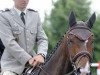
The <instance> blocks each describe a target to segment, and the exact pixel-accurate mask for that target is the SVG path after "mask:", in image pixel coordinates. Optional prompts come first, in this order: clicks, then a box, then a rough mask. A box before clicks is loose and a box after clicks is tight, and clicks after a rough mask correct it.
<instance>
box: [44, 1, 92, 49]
mask: <svg viewBox="0 0 100 75" xmlns="http://www.w3.org/2000/svg"><path fill="white" fill-rule="evenodd" d="M53 5H54V7H53V9H52V11H51V14H50V16H48V15H46V14H45V15H46V17H45V21H44V25H45V31H46V32H47V36H48V37H49V50H52V49H53V48H54V47H55V45H56V43H57V42H58V40H60V38H61V36H63V35H64V33H65V32H66V31H67V30H68V17H69V14H70V12H71V11H74V12H75V14H76V18H77V20H83V21H84V20H85V21H86V20H87V18H88V16H89V15H90V8H89V5H90V2H89V1H87V0H57V1H56V2H53Z"/></svg>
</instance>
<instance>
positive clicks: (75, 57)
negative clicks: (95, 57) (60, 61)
mask: <svg viewBox="0 0 100 75" xmlns="http://www.w3.org/2000/svg"><path fill="white" fill-rule="evenodd" d="M80 56H82V57H84V56H86V57H88V58H89V59H90V60H89V61H90V62H91V61H92V55H91V54H90V53H89V52H88V51H81V52H79V53H77V54H76V55H75V56H74V58H73V59H72V62H75V61H76V60H77V58H79V57H80Z"/></svg>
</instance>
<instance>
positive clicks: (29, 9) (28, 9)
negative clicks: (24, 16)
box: [28, 9, 37, 12]
mask: <svg viewBox="0 0 100 75" xmlns="http://www.w3.org/2000/svg"><path fill="white" fill-rule="evenodd" d="M28 10H29V11H33V12H37V11H36V10H33V9H28Z"/></svg>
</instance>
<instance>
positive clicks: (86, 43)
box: [67, 12, 96, 75]
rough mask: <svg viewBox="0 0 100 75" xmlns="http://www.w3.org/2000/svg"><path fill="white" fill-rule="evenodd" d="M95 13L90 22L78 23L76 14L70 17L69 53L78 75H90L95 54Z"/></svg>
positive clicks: (72, 13)
mask: <svg viewBox="0 0 100 75" xmlns="http://www.w3.org/2000/svg"><path fill="white" fill-rule="evenodd" d="M95 19H96V16H95V13H94V14H93V15H92V16H91V17H90V19H88V21H86V22H83V21H78V22H77V21H76V18H75V15H74V12H71V14H70V17H69V25H70V29H69V31H68V34H67V36H68V43H67V45H68V51H69V56H70V61H71V63H72V66H73V67H74V70H76V73H77V75H78V74H79V75H89V73H90V65H89V63H90V62H91V60H92V53H93V33H92V32H91V28H92V26H93V24H94V22H95ZM75 75H76V74H75Z"/></svg>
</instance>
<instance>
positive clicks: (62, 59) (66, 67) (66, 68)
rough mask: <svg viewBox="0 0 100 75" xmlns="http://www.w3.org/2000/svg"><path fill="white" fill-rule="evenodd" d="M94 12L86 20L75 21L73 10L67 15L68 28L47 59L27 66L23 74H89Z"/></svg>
mask: <svg viewBox="0 0 100 75" xmlns="http://www.w3.org/2000/svg"><path fill="white" fill-rule="evenodd" d="M95 19H96V16H95V13H94V14H92V16H91V17H90V18H89V19H88V21H87V22H83V21H76V18H75V15H74V12H71V14H70V16H69V30H68V31H67V32H66V34H65V35H64V36H63V38H62V39H61V40H60V42H59V43H58V45H57V47H56V49H55V50H54V52H53V54H52V55H51V56H50V58H49V60H47V62H46V63H45V64H44V65H42V66H38V67H36V69H35V70H33V68H31V67H29V68H27V69H26V70H25V71H24V73H23V75H91V74H90V65H89V64H90V62H91V60H92V53H93V33H92V32H91V28H92V26H93V24H94V22H95Z"/></svg>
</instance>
